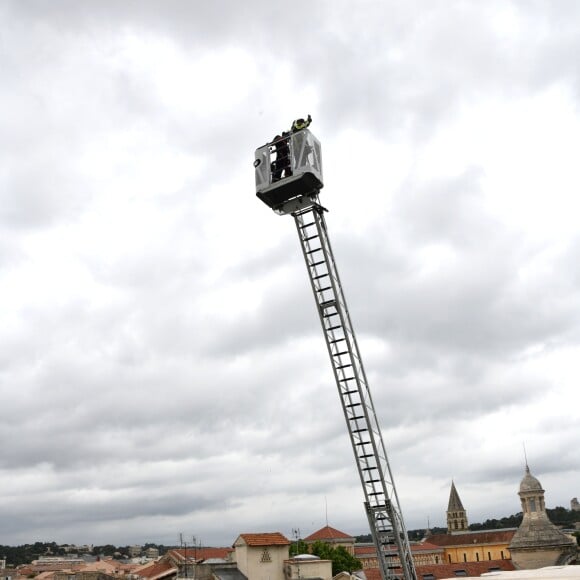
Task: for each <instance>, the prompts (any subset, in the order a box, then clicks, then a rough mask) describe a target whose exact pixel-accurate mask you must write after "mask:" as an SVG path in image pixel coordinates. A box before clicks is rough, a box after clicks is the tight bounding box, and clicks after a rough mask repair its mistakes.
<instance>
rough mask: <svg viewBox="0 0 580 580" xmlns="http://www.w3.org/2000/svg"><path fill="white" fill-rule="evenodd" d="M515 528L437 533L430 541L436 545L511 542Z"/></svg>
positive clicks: (430, 537)
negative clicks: (468, 532) (465, 532)
mask: <svg viewBox="0 0 580 580" xmlns="http://www.w3.org/2000/svg"><path fill="white" fill-rule="evenodd" d="M515 533H516V531H515V530H490V531H487V532H486V531H482V532H471V533H470V534H435V535H433V536H429V543H431V544H435V545H436V546H468V545H469V546H473V544H509V543H510V541H511V539H512V538H513V535H514V534H515Z"/></svg>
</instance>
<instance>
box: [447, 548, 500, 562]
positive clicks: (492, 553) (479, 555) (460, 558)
mask: <svg viewBox="0 0 580 580" xmlns="http://www.w3.org/2000/svg"><path fill="white" fill-rule="evenodd" d="M508 545H509V544H508V543H505V544H487V545H486V544H478V545H477V546H468V545H464V546H446V547H444V550H445V556H444V562H443V564H457V563H460V562H483V561H486V560H487V561H489V560H509V559H510V558H511V555H510V551H509V549H508Z"/></svg>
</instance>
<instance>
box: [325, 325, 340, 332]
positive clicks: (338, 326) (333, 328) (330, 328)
mask: <svg viewBox="0 0 580 580" xmlns="http://www.w3.org/2000/svg"><path fill="white" fill-rule="evenodd" d="M337 328H342V324H337V325H336V326H331V327H329V328H327V329H326V331H327V332H328V331H329V330H336V329H337Z"/></svg>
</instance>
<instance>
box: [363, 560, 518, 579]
mask: <svg viewBox="0 0 580 580" xmlns="http://www.w3.org/2000/svg"><path fill="white" fill-rule="evenodd" d="M498 568H499V569H500V570H515V567H514V565H513V564H512V561H511V560H486V561H485V562H459V563H457V564H431V565H427V566H416V572H417V579H418V580H423V578H424V576H427V575H429V577H431V576H432V577H433V578H434V580H441V579H442V578H453V577H455V576H456V571H459V570H465V574H466V575H467V576H472V577H473V576H481V575H482V574H485V573H486V572H489V571H491V570H492V569H495V570H497V569H498ZM365 576H366V577H367V580H381V573H380V571H379V569H378V568H367V569H366V570H365Z"/></svg>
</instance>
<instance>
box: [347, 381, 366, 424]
mask: <svg viewBox="0 0 580 580" xmlns="http://www.w3.org/2000/svg"><path fill="white" fill-rule="evenodd" d="M353 393H358V389H352V391H345V392H344V393H342V394H343V395H352V394H353ZM359 431H366V429H357V430H356V431H355V433H358V432H359Z"/></svg>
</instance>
